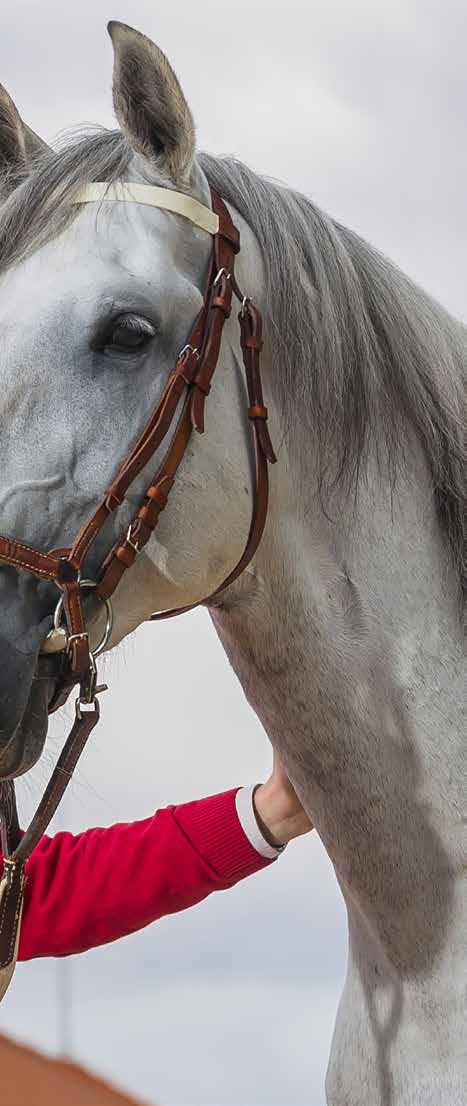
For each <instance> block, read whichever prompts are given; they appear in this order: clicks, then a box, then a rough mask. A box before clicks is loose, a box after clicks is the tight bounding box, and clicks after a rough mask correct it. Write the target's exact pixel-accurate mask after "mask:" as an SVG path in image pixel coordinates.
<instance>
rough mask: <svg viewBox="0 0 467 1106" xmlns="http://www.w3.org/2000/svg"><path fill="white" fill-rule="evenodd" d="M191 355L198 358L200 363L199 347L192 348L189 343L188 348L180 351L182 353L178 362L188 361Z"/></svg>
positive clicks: (185, 347)
mask: <svg viewBox="0 0 467 1106" xmlns="http://www.w3.org/2000/svg"><path fill="white" fill-rule="evenodd" d="M189 353H192V354H193V357H196V359H197V360H198V361H199V351H198V347H197V346H190V343H189V342H187V344H186V346H184V347H183V349H181V350H180V353H179V355H178V357H177V361H180V360H181V358H183V359H184V360H185V361H186V359H187V357H188V354H189Z"/></svg>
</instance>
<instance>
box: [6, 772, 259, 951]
mask: <svg viewBox="0 0 467 1106" xmlns="http://www.w3.org/2000/svg"><path fill="white" fill-rule="evenodd" d="M235 794H236V792H235V791H228V792H225V793H223V794H221V795H214V796H211V797H210V798H207V799H200V800H199V801H198V802H193V803H186V804H185V805H183V806H178V807H167V808H165V809H163V810H159V811H157V813H156V814H154V815H153V817H151V818H147V819H145V820H144V821H140V822H132V823H128V824H120V825H115V826H110V827H109V828H107V829H90V830H86V831H85V832H84V833H80V834H78V835H77V836H73V835H72V834H69V833H59V834H57V835H56V836H55V837H52V838H50V837H43V838H42V839H41V841H40V842H39V845H38V846H37V848H36V849H35V850H34V852H33V854H32V856H31V857H30V859H29V861H28V863H27V867H26V874H27V879H26V886H25V897H24V911H23V922H22V927H21V937H20V947H19V958H20V960H30V959H32V958H33V957H38V956H68V955H70V954H72V953H77V952H83V951H84V950H85V949H89V948H93V947H95V946H96V945H103V944H106V943H107V942H109V941H115V940H116V939H117V938H119V937H124V936H126V935H127V934H129V933H133V932H135V930H138V929H141V928H142V927H143V926H146V925H149V923H150V922H153V921H155V920H156V919H157V918H160V917H162V916H163V915H165V914H173V913H175V912H176V911H178V910H186V909H187V908H188V907H189V906H194V905H195V903H197V902H200V901H201V899H204V898H206V896H207V895H210V894H211V892H212V891H219V890H222V889H224V888H226V887H230V886H232V885H233V884H234V883H237V882H238V880H240V879H243V878H244V877H245V876H248V875H250V874H252V873H253V872H256V871H258V870H259V869H260V868H264V867H266V866H267V865H268V863H270V862H269V861H268V860H265V859H264V857H262V856H260V855H259V853H257V852H256V850H255V849H254V848H253V846H252V845H251V844H250V842H249V840H248V838H247V837H246V835H245V834H244V832H243V830H242V827H241V825H240V822H239V820H238V817H237V814H236V810H235Z"/></svg>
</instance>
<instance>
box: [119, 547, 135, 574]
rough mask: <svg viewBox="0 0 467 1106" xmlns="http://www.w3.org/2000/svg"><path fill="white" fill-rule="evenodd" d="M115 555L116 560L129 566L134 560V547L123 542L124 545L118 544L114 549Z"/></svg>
mask: <svg viewBox="0 0 467 1106" xmlns="http://www.w3.org/2000/svg"><path fill="white" fill-rule="evenodd" d="M115 556H116V557H117V560H119V561H121V562H122V564H123V565H125V568H131V566H132V565H133V564H134V563H135V560H136V549H133V548H132V546H131V545H129V544H127V543H126V542H125V545H119V547H118V549H116V550H115Z"/></svg>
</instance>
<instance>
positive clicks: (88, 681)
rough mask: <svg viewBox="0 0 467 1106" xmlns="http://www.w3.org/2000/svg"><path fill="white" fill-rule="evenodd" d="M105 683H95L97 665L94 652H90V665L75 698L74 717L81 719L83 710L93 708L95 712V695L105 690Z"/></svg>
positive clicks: (96, 708) (97, 705)
mask: <svg viewBox="0 0 467 1106" xmlns="http://www.w3.org/2000/svg"><path fill="white" fill-rule="evenodd" d="M107 690H108V686H107V684H98V683H97V666H96V658H95V655H94V653H91V654H90V665H89V670H88V673H87V676H86V678H85V680H83V682H82V684H81V687H80V693H79V695H78V697H77V699H75V713H76V717H77V718H79V719H81V718H82V717H83V711H84V712H85V713H86V712H89V711H90V710H94V712H96V711H97V710H98V709H99V704H98V703H97V700H96V695H100V693H101V692H102V691H107Z"/></svg>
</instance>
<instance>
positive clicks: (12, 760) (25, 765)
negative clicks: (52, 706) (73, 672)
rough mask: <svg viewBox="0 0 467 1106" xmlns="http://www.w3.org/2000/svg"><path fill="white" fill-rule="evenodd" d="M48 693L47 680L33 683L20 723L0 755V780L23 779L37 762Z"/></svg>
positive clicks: (44, 733)
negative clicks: (21, 777) (19, 777)
mask: <svg viewBox="0 0 467 1106" xmlns="http://www.w3.org/2000/svg"><path fill="white" fill-rule="evenodd" d="M52 691H53V684H52V682H51V681H50V680H43V679H39V680H38V679H35V678H34V679H33V682H32V684H31V691H30V693H29V699H28V702H27V704H26V709H25V711H24V713H23V716H22V718H21V721H20V722H19V723H18V726H17V727H16V729H15V731H14V733H13V734H12V735H11V737H10V738H9V740H8V742H7V744H6V745H5V746H4V748H3V749H2V750H1V752H0V780H11V779H16V778H17V777H18V776H23V775H24V774H25V772H29V770H30V769H31V768H33V767H34V765H35V764H36V763H37V761H38V760H39V757H40V755H41V753H42V750H43V748H44V745H45V739H46V737H47V730H48V705H49V701H50V698H51V694H52Z"/></svg>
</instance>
